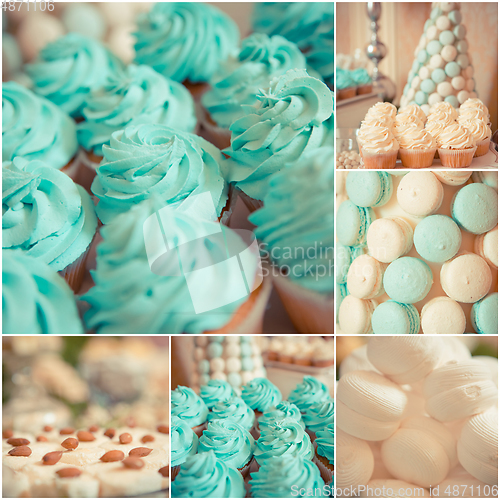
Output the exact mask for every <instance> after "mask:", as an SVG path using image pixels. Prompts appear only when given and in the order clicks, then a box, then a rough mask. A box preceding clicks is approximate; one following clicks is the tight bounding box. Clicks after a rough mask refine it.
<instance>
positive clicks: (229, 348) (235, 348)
mask: <svg viewBox="0 0 500 500" xmlns="http://www.w3.org/2000/svg"><path fill="white" fill-rule="evenodd" d="M228 337H229V336H228ZM240 354H241V347H240V344H225V345H224V356H226V357H227V358H232V357H237V356H239V355H240Z"/></svg>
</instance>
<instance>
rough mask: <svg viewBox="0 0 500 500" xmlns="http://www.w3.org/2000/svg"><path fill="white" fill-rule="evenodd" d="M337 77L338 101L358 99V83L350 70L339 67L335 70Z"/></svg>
mask: <svg viewBox="0 0 500 500" xmlns="http://www.w3.org/2000/svg"><path fill="white" fill-rule="evenodd" d="M335 77H336V79H337V87H336V91H335V95H336V97H337V100H338V101H343V100H344V99H352V98H353V97H356V83H355V81H354V79H353V78H352V76H351V72H350V71H349V70H346V69H343V68H338V67H337V68H335Z"/></svg>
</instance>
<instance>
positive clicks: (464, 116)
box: [458, 108, 490, 125]
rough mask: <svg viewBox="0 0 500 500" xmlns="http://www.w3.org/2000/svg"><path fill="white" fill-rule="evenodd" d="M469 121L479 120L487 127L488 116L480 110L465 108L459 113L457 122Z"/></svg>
mask: <svg viewBox="0 0 500 500" xmlns="http://www.w3.org/2000/svg"><path fill="white" fill-rule="evenodd" d="M469 120H481V121H482V122H484V123H485V125H489V123H490V116H489V115H488V114H486V113H485V112H484V111H483V110H482V109H480V108H466V109H464V110H462V111H460V115H459V117H458V122H459V123H461V122H464V121H469Z"/></svg>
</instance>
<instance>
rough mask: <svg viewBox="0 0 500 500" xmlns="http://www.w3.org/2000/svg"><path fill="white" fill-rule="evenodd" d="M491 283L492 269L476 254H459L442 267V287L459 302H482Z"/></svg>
mask: <svg viewBox="0 0 500 500" xmlns="http://www.w3.org/2000/svg"><path fill="white" fill-rule="evenodd" d="M491 282H492V276H491V269H490V267H489V266H488V264H487V263H486V261H485V260H484V259H483V258H482V257H480V256H479V255H476V254H474V253H469V252H463V253H459V254H458V255H457V256H456V257H454V258H453V259H451V260H449V261H448V262H445V263H444V264H443V265H442V267H441V287H442V288H443V290H444V292H445V293H446V295H448V297H451V298H452V299H453V300H456V301H457V302H464V303H466V304H472V303H474V302H477V301H478V300H481V299H482V298H483V297H484V296H485V295H486V294H487V293H488V292H489V290H490V287H491ZM384 285H385V283H384Z"/></svg>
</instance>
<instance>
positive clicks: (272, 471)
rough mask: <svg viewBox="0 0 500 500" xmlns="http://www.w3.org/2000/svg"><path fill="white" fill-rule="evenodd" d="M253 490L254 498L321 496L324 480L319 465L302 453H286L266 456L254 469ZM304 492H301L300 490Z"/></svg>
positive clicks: (250, 482) (251, 484) (251, 489)
mask: <svg viewBox="0 0 500 500" xmlns="http://www.w3.org/2000/svg"><path fill="white" fill-rule="evenodd" d="M250 475H251V477H252V479H250V481H249V484H250V493H251V495H252V497H253V498H322V497H324V496H326V495H325V494H324V493H323V492H324V486H325V482H324V481H323V479H321V476H320V473H319V471H318V468H317V467H316V466H315V465H314V464H313V463H312V462H311V461H310V460H306V459H304V458H303V457H299V456H291V455H284V456H282V457H271V458H268V459H266V460H263V462H262V464H261V466H260V469H259V470H258V471H257V472H252V473H251V474H250ZM301 492H302V494H301Z"/></svg>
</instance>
